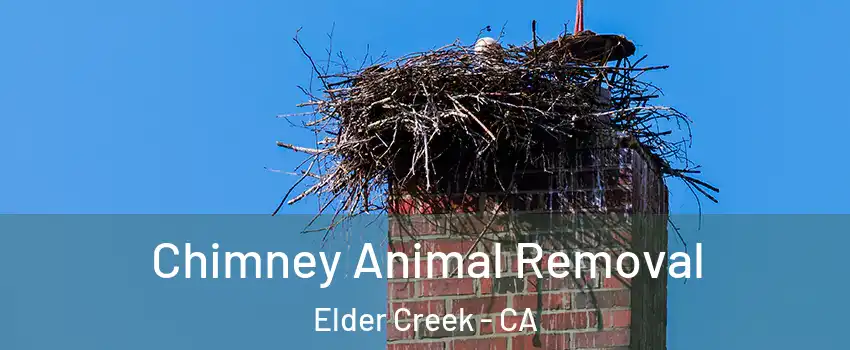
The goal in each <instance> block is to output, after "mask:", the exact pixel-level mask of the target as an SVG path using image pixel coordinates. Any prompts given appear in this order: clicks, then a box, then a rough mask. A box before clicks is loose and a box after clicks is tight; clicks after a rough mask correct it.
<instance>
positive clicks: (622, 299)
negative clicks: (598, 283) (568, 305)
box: [573, 289, 631, 309]
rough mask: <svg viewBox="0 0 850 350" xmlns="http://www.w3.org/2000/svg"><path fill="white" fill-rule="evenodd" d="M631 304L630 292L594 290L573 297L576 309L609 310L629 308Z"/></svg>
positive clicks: (622, 290)
mask: <svg viewBox="0 0 850 350" xmlns="http://www.w3.org/2000/svg"><path fill="white" fill-rule="evenodd" d="M630 302H631V299H630V293H629V291H628V290H624V289H621V290H593V291H588V292H578V293H576V294H575V295H574V296H573V308H575V309H607V308H612V307H625V306H629V304H630Z"/></svg>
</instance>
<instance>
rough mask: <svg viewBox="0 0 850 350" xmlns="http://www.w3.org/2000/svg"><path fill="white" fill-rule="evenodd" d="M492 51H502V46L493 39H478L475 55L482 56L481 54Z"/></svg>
mask: <svg viewBox="0 0 850 350" xmlns="http://www.w3.org/2000/svg"><path fill="white" fill-rule="evenodd" d="M490 49H499V50H501V49H502V45H499V42H497V41H496V39H493V38H491V37H483V38H481V39H478V41H476V42H475V53H476V54H481V53H483V52H485V51H487V50H490Z"/></svg>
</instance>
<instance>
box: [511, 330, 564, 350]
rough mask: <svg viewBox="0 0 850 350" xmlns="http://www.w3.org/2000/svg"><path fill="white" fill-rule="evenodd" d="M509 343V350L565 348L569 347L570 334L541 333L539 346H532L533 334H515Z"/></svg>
mask: <svg viewBox="0 0 850 350" xmlns="http://www.w3.org/2000/svg"><path fill="white" fill-rule="evenodd" d="M511 343H512V345H511V350H541V349H546V350H565V349H569V348H570V335H569V334H541V335H540V345H541V347H539V348H538V347H535V346H534V335H521V336H515V337H513V338H512V339H511Z"/></svg>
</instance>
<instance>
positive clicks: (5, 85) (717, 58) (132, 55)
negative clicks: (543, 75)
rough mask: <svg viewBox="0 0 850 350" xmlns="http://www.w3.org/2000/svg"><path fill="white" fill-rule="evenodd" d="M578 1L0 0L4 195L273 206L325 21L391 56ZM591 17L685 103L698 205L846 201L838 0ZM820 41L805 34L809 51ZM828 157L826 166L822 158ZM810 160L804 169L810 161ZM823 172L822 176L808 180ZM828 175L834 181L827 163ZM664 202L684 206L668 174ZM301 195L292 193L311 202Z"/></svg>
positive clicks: (114, 203) (100, 208) (802, 209)
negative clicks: (701, 186)
mask: <svg viewBox="0 0 850 350" xmlns="http://www.w3.org/2000/svg"><path fill="white" fill-rule="evenodd" d="M574 6H575V3H574V2H573V1H559V2H549V1H537V2H529V3H523V4H518V3H516V2H507V1H468V2H457V1H405V2H393V1H366V2H350V1H314V2H284V1H243V2H238V3H237V2H230V1H204V2H200V1H161V0H160V1H156V0H154V1H145V2H128V1H91V0H81V1H74V2H60V1H39V0H32V1H5V2H3V3H2V4H0V40H2V44H3V46H4V50H3V51H4V54H3V55H2V57H0V76H2V79H0V154H2V158H3V162H4V169H5V170H4V171H2V172H0V193H2V200H0V212H7V213H10V212H12V213H268V212H270V211H271V210H272V209H273V208H274V205H275V204H276V202H277V200H278V199H279V198H280V196H281V195H282V193H283V192H284V190H285V189H286V188H287V186H288V185H289V184H290V183H292V181H294V178H292V177H290V176H287V175H282V174H275V173H269V172H266V171H265V170H264V167H272V168H277V169H290V168H292V167H293V166H294V165H295V164H296V162H298V161H299V159H298V158H297V157H293V155H292V154H288V153H287V152H285V151H283V150H280V149H277V148H276V147H275V146H274V142H275V141H276V140H279V139H286V140H292V141H294V142H298V141H304V142H309V140H310V138H309V136H310V135H308V134H304V133H303V132H301V131H300V130H295V129H292V128H290V127H289V126H288V124H287V123H286V122H285V121H282V120H279V119H276V118H275V115H277V114H279V113H288V112H293V111H296V108H295V104H296V103H299V102H301V101H302V95H301V94H300V92H299V91H298V90H297V89H296V85H298V84H307V83H308V81H309V74H310V72H309V67H308V66H307V65H306V61H305V60H304V59H303V58H302V57H301V56H300V55H299V52H298V50H297V48H296V47H295V46H294V45H293V43H292V41H291V38H292V36H293V34H294V33H295V30H296V29H297V28H299V27H303V28H304V29H303V32H302V38H303V40H304V42H305V43H306V44H307V45H308V49H310V50H311V51H312V52H314V53H316V54H317V55H319V54H321V53H322V52H323V50H324V49H325V48H326V47H327V38H326V33H327V32H328V31H330V30H331V28H332V27H333V26H334V23H335V25H336V37H335V47H336V48H338V49H340V50H342V51H344V52H345V53H347V54H349V55H351V56H358V57H359V56H362V54H363V53H365V52H366V47H367V45H368V46H369V47H371V51H372V52H376V53H380V52H382V51H386V52H387V53H388V54H389V55H390V56H396V55H399V54H403V53H406V52H410V51H415V50H424V49H428V48H431V47H435V46H439V45H441V44H444V43H447V42H450V41H452V40H454V39H456V38H460V39H461V40H463V41H464V42H467V43H471V41H472V40H474V38H475V36H476V35H477V34H478V32H479V30H480V29H481V28H482V27H484V26H486V25H492V26H493V27H500V26H502V25H503V24H507V34H508V36H507V38H506V41H507V42H513V43H517V42H520V41H522V40H526V39H527V37H528V36H529V31H530V29H529V28H530V22H531V20H532V19H536V20H537V21H538V22H539V23H540V33H541V35H543V36H544V37H549V38H551V37H554V36H555V35H556V34H557V33H558V32H559V31H560V30H561V29H562V28H563V23H565V22H567V21H572V19H573V16H574ZM586 6H587V14H586V16H587V19H586V23H587V27H588V28H589V29H592V30H595V31H597V32H611V33H623V34H627V35H628V36H629V37H630V38H631V39H632V40H634V41H635V42H636V43H637V44H638V45H639V52H638V54H648V55H649V58H648V61H647V62H648V63H650V64H669V65H671V68H670V70H668V71H666V72H661V73H656V74H654V75H652V76H650V78H651V80H652V81H653V82H655V83H657V84H659V85H660V86H662V87H663V88H664V91H665V93H666V98H665V100H664V102H666V103H668V104H671V105H673V106H675V107H677V108H679V109H681V110H682V111H684V112H686V113H687V114H689V115H690V116H691V117H692V118H693V119H694V121H695V123H694V130H695V143H694V146H693V148H692V149H691V155H692V157H693V158H694V159H695V160H696V161H698V162H699V163H701V164H702V165H703V166H704V170H705V172H706V173H705V176H704V178H705V179H706V180H709V181H711V182H712V183H714V184H716V185H717V186H718V187H720V188H721V190H722V192H721V195H720V199H721V203H720V204H718V205H708V206H706V207H705V208H704V209H705V212H709V213H825V212H829V213H847V212H848V211H850V208H848V207H850V205H848V202H847V201H845V200H843V199H844V198H847V197H848V195H850V189H848V187H847V186H842V185H840V182H838V181H836V182H834V183H835V185H830V186H817V187H816V186H813V184H814V183H816V182H820V181H823V180H826V179H828V178H832V177H841V175H840V174H841V172H842V170H843V167H844V164H842V162H840V161H839V160H840V159H841V158H842V157H843V156H844V154H843V150H842V149H843V141H844V139H845V133H846V130H847V129H848V126H850V119H848V118H846V115H845V113H843V112H841V110H840V109H837V108H836V107H834V106H833V104H834V103H832V102H838V101H841V100H842V97H841V95H840V94H841V93H842V91H843V90H842V89H841V88H840V86H839V84H840V83H839V82H840V81H842V80H843V78H846V76H847V73H846V71H845V70H842V69H833V68H830V67H831V66H832V62H837V60H840V56H841V54H843V53H845V51H846V50H847V49H846V48H845V47H843V45H839V44H837V43H840V42H841V40H840V38H842V35H843V34H844V33H846V30H844V27H843V22H844V19H843V18H842V17H840V16H839V15H838V14H839V13H843V12H846V10H847V7H848V5H847V4H845V3H842V2H839V1H809V2H807V3H806V5H805V6H803V5H800V4H798V2H789V1H747V2H741V1H731V0H716V1H672V0H654V1H628V2H623V1H614V0H591V1H588V2H587V5H586ZM814 50H816V51H814ZM825 169H834V171H827V170H825ZM815 179H818V180H815ZM821 179H823V180H821ZM830 182H833V181H830ZM671 189H672V198H671V208H672V209H673V210H674V211H676V212H695V211H696V206H695V203H694V201H693V199H692V198H690V194H689V193H688V192H687V191H685V190H684V189H683V188H682V187H681V186H679V185H678V184H671ZM312 210H314V208H313V207H312V205H305V206H304V207H296V208H290V209H289V211H290V212H310V211H312Z"/></svg>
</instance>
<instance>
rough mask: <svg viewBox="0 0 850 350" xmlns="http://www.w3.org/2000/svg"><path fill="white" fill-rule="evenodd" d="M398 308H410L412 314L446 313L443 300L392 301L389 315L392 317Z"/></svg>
mask: <svg viewBox="0 0 850 350" xmlns="http://www.w3.org/2000/svg"><path fill="white" fill-rule="evenodd" d="M399 308H405V309H408V310H410V312H411V313H412V314H423V315H430V314H435V315H440V316H442V315H445V314H446V302H445V301H443V300H427V301H402V302H398V303H392V310H391V312H392V313H393V314H391V315H389V316H390V318H392V317H393V316H394V314H395V311H396V310H398V309H399Z"/></svg>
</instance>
